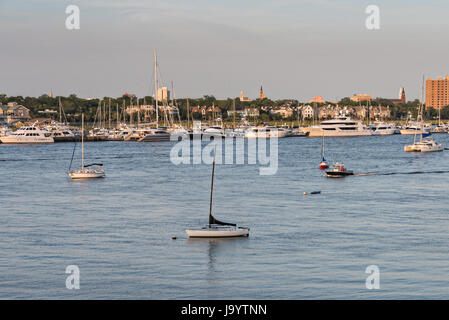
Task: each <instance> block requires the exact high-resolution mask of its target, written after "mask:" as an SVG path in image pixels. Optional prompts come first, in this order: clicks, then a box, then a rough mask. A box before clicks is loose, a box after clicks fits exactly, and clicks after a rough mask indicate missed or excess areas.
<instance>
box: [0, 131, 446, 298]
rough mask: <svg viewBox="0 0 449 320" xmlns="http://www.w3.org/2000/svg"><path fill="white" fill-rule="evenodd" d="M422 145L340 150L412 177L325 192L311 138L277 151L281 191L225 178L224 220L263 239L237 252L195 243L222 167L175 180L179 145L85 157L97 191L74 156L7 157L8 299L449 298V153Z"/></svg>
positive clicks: (267, 179)
mask: <svg viewBox="0 0 449 320" xmlns="http://www.w3.org/2000/svg"><path fill="white" fill-rule="evenodd" d="M435 137H436V139H437V141H439V142H443V143H444V144H445V146H449V135H436V136H435ZM412 140H413V137H411V136H388V137H364V138H343V139H341V138H340V139H326V155H327V158H329V159H331V160H340V161H344V162H345V165H346V167H347V168H348V169H353V170H354V171H355V173H367V172H377V173H403V174H392V175H373V176H358V177H357V176H355V177H346V178H344V179H328V178H325V177H323V176H322V174H323V173H322V172H321V171H320V170H318V169H317V165H318V162H319V158H320V149H321V139H305V138H286V139H280V140H279V169H278V172H277V174H276V175H273V176H260V175H259V165H218V166H217V168H216V180H215V196H214V212H215V215H216V217H217V218H218V219H221V220H224V221H231V222H237V223H239V224H243V225H247V226H249V227H250V228H251V232H250V237H249V238H242V239H228V240H204V239H203V240H188V239H187V237H186V235H185V232H184V230H185V229H186V228H187V227H192V226H193V227H194V226H199V225H203V224H205V223H206V222H207V216H208V210H209V188H210V174H211V166H210V165H206V164H201V165H180V166H175V165H173V164H172V163H171V162H170V160H169V156H168V155H169V152H170V149H171V147H172V146H173V144H172V143H154V144H151V143H147V144H142V143H132V142H129V143H126V142H95V143H86V147H87V157H88V159H89V161H92V162H98V161H102V162H103V163H104V164H105V169H106V174H107V177H106V178H105V179H101V180H90V181H70V180H69V179H68V177H67V175H66V171H67V166H68V164H69V162H70V157H71V154H72V148H73V144H71V143H58V144H51V145H39V146H9V145H0V205H1V207H0V208H1V210H0V211H1V214H0V298H2V299H18V298H24V299H31V298H34V299H107V298H110V299H118V298H133V299H311V298H318V299H336V298H349V299H380V298H384V299H396V298H405V299H409V298H410V299H415V298H434V299H447V298H448V292H449V235H448V230H449V210H448V204H449V200H448V196H447V190H448V188H449V179H448V178H449V167H448V163H449V162H448V160H449V152H447V151H445V152H439V153H433V154H411V153H405V152H404V151H403V146H404V144H406V143H410V142H411V141H412ZM77 156H79V153H77ZM74 165H75V166H78V165H79V160H78V158H76V159H75V161H74ZM446 170H447V171H446ZM422 171H425V172H427V173H421V174H407V172H422ZM436 171H443V172H439V173H436ZM432 172H435V173H432ZM316 190H321V194H318V195H310V194H309V195H306V196H304V195H303V192H304V191H306V192H311V191H316ZM173 236H177V240H172V239H171V238H172V237H173ZM72 264H74V265H77V266H78V267H79V268H80V272H81V288H80V290H68V289H66V287H65V281H66V277H67V276H68V275H67V274H65V269H66V267H67V266H68V265H72ZM371 264H375V265H377V266H378V267H379V269H380V273H381V274H380V286H381V287H380V290H367V289H366V288H365V280H366V277H367V276H368V274H366V273H365V268H366V267H367V266H368V265H371Z"/></svg>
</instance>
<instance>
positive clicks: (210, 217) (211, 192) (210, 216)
mask: <svg viewBox="0 0 449 320" xmlns="http://www.w3.org/2000/svg"><path fill="white" fill-rule="evenodd" d="M216 150H217V147H215V148H214V162H213V163H212V179H211V183H210V204H209V227H210V225H211V223H212V221H213V217H212V196H213V194H214V174H215V153H216Z"/></svg>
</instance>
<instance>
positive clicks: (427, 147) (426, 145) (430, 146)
mask: <svg viewBox="0 0 449 320" xmlns="http://www.w3.org/2000/svg"><path fill="white" fill-rule="evenodd" d="M423 96H424V77H423V82H422V91H421V100H420V102H419V113H418V114H419V115H418V116H419V118H420V119H419V120H420V125H421V131H420V139H419V141H416V134H415V136H414V141H413V144H410V145H406V146H404V151H405V152H437V151H443V149H444V148H443V144H441V143H437V142H436V141H435V140H434V139H433V138H428V139H424V138H426V137H430V135H431V133H430V132H429V133H423V131H424V123H423V116H422V114H423V109H424V107H423V103H422V100H423Z"/></svg>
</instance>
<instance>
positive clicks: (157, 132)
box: [138, 129, 170, 142]
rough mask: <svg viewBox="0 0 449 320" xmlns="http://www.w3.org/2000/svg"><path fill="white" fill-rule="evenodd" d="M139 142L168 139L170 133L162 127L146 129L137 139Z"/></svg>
mask: <svg viewBox="0 0 449 320" xmlns="http://www.w3.org/2000/svg"><path fill="white" fill-rule="evenodd" d="M138 141H139V142H161V141H170V133H168V132H167V131H166V130H163V129H146V134H145V135H144V136H143V137H142V138H140V139H139V140H138Z"/></svg>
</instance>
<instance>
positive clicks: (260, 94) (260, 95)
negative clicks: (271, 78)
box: [259, 86, 267, 100]
mask: <svg viewBox="0 0 449 320" xmlns="http://www.w3.org/2000/svg"><path fill="white" fill-rule="evenodd" d="M266 97H267V96H266V95H264V93H263V88H262V86H260V90H259V99H260V100H263V99H265V98H266Z"/></svg>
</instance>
